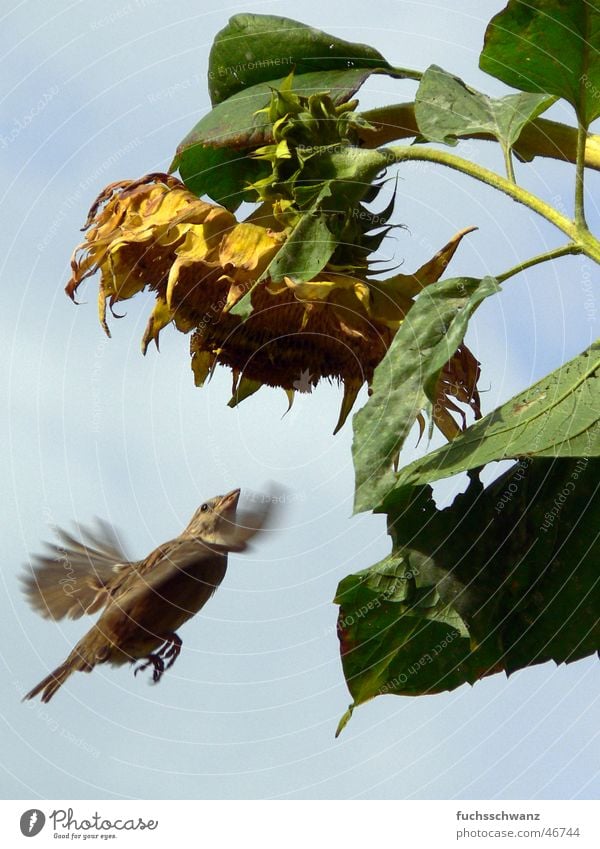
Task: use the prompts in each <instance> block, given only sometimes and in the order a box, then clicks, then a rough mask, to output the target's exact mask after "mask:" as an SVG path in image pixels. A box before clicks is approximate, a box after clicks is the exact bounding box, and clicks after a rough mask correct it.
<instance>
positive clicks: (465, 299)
mask: <svg viewBox="0 0 600 849" xmlns="http://www.w3.org/2000/svg"><path fill="white" fill-rule="evenodd" d="M499 288H500V287H499V286H498V283H497V282H496V281H495V280H494V279H493V278H492V277H485V278H483V280H478V279H475V278H471V277H458V278H452V279H449V280H442V281H440V282H439V283H434V284H433V285H431V286H428V287H427V288H426V289H424V290H423V292H422V293H421V294H420V295H419V297H418V299H417V301H416V303H415V305H414V306H413V307H412V308H411V310H410V312H409V313H408V316H407V317H406V319H405V320H404V321H403V323H402V325H401V326H400V329H399V330H398V332H397V333H396V336H395V338H394V341H393V342H392V344H391V346H390V349H389V351H388V352H387V354H386V356H385V357H384V359H383V360H382V362H381V363H380V364H379V365H378V366H377V368H376V369H375V374H374V378H373V383H372V394H371V397H370V399H369V400H368V402H367V403H366V404H365V406H364V407H363V408H362V409H361V410H359V412H358V413H357V414H356V415H355V416H354V419H353V425H354V441H353V445H352V453H353V457H354V468H355V474H356V494H355V502H354V507H355V510H356V511H360V510H368V509H371V508H376V507H377V506H379V505H380V504H381V502H382V500H383V499H384V497H385V495H386V494H387V492H388V491H389V490H390V489H391V488H392V487H393V486H394V482H395V475H394V472H393V470H392V463H393V461H394V459H395V457H396V456H397V455H398V453H399V451H400V449H401V448H402V445H403V443H404V440H405V439H406V437H407V436H408V433H409V431H410V429H411V427H412V426H413V424H414V423H415V421H416V418H417V416H418V414H419V412H420V411H421V410H422V409H423V407H424V406H425V405H426V403H427V400H428V398H429V399H431V397H432V394H433V390H434V387H435V383H436V381H437V377H438V375H439V373H440V371H441V369H442V368H443V366H444V365H445V364H446V363H447V362H448V360H449V359H450V358H451V357H452V355H453V354H454V352H455V351H456V349H457V348H458V346H459V345H460V344H461V343H462V340H463V338H464V335H465V332H466V330H467V325H468V322H469V319H470V317H471V315H472V314H473V312H474V310H475V309H476V308H477V307H478V305H479V304H480V303H481V301H482V300H484V298H487V297H489V296H490V295H493V294H495V293H496V292H498V291H499Z"/></svg>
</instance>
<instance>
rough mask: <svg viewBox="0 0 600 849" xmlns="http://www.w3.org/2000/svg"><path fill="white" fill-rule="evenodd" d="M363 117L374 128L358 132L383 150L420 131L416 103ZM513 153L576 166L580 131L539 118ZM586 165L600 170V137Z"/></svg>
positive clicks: (594, 138) (590, 141)
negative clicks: (541, 157) (384, 146)
mask: <svg viewBox="0 0 600 849" xmlns="http://www.w3.org/2000/svg"><path fill="white" fill-rule="evenodd" d="M361 116H362V117H363V118H364V119H365V120H366V121H368V122H369V123H370V124H372V125H373V127H374V129H367V128H366V127H364V128H360V129H359V130H358V131H357V132H358V135H359V138H360V139H361V141H362V142H363V144H364V145H365V147H369V148H373V147H381V145H383V144H389V143H390V142H394V141H399V140H401V139H409V138H414V136H416V135H417V134H418V132H419V128H418V127H417V122H416V119H415V105H414V103H394V104H391V105H390V106H381V107H379V108H377V109H368V110H367V111H366V112H362V113H361ZM461 139H482V140H483V141H491V142H497V141H498V139H497V138H496V137H495V136H493V135H492V134H491V133H465V134H464V135H463V136H461ZM513 150H514V151H515V153H518V154H519V155H520V156H522V157H523V158H524V159H527V160H529V159H533V158H534V156H544V157H549V158H551V159H558V160H562V161H563V162H573V163H574V162H575V160H576V158H577V129H576V128H575V127H569V126H567V125H566V124H560V123H558V122H557V121H549V120H548V119H547V118H536V119H535V120H534V121H530V122H529V123H528V124H526V125H525V126H524V127H523V130H522V132H521V135H520V136H519V138H518V139H517V141H516V142H515V143H514V145H513ZM585 166H586V168H593V169H595V170H596V171H600V135H594V134H593V133H589V134H588V138H587V144H586V147H585Z"/></svg>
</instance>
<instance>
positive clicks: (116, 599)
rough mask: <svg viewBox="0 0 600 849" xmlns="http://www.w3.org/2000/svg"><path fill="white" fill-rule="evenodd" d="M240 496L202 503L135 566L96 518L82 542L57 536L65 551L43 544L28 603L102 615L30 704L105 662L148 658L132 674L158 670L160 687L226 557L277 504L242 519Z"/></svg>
mask: <svg viewBox="0 0 600 849" xmlns="http://www.w3.org/2000/svg"><path fill="white" fill-rule="evenodd" d="M239 497H240V490H239V489H234V490H233V491H232V492H229V493H227V495H219V496H216V497H215V498H211V499H210V500H209V501H206V502H204V503H203V504H202V505H201V506H200V507H199V508H198V509H197V510H196V512H195V513H194V515H193V516H192V519H191V521H190V523H189V524H188V526H187V527H186V529H185V530H184V531H183V533H182V534H181V535H180V536H178V537H176V538H175V539H172V540H170V541H169V542H165V543H163V544H162V545H159V546H158V548H155V549H154V551H152V552H151V553H150V554H149V555H148V556H147V557H145V558H144V559H143V560H138V561H133V562H132V561H129V560H127V557H126V555H125V554H124V552H123V549H122V548H121V546H120V544H119V541H118V539H117V536H116V533H115V531H114V529H113V528H112V527H111V526H110V525H109V524H108V523H106V522H103V521H101V520H99V521H98V528H97V530H96V531H94V530H92V529H90V528H82V529H81V537H82V539H81V541H79V540H78V539H77V538H76V537H75V536H73V535H72V534H70V533H69V532H68V531H65V530H62V529H60V528H59V529H57V535H58V538H59V540H60V543H61V544H59V545H58V544H56V543H46V546H47V548H48V549H49V551H48V552H47V553H45V554H41V555H34V557H33V565H32V568H31V570H30V571H29V573H28V574H27V575H25V576H23V577H22V582H23V585H24V586H23V590H24V592H25V595H26V597H27V600H28V602H29V604H30V605H31V606H32V607H33V608H34V609H35V610H36V611H37V612H38V613H40V614H41V615H42V616H43V617H44V618H46V619H54V620H58V619H63V618H64V617H68V618H70V619H78V618H79V617H80V616H83V615H84V614H90V613H97V612H98V611H99V610H102V614H101V616H100V618H99V619H98V621H97V622H96V624H95V625H94V626H93V627H92V628H90V630H89V631H88V632H87V634H85V636H84V637H83V638H82V639H81V640H80V641H79V642H78V643H77V645H76V646H75V648H74V649H73V651H72V652H71V654H70V655H69V656H68V657H67V659H66V660H65V661H64V663H61V664H60V666H58V667H57V668H56V669H55V670H54V671H53V672H51V673H50V675H48V676H46V678H44V679H43V681H40V683H39V684H37V685H36V686H35V687H34V688H33V689H32V690H30V691H29V692H28V693H27V695H26V696H24V698H23V701H25V700H26V699H33V698H34V697H35V696H38V695H40V694H41V699H42V702H49V701H50V699H51V698H52V697H53V696H54V694H55V693H56V691H57V690H58V689H59V687H61V686H62V685H63V684H64V682H65V681H66V680H67V678H68V677H69V675H71V673H72V672H76V671H81V672H91V671H92V669H93V668H94V667H95V666H96V665H97V664H100V663H109V664H110V665H111V666H122V665H123V664H125V663H135V662H136V661H143V662H141V663H140V664H139V665H138V666H137V667H136V668H135V670H134V674H136V675H137V673H138V672H141V671H142V670H144V669H148V668H151V669H152V678H153V680H154V681H155V682H158V681H160V679H161V677H162V675H163V673H164V671H165V670H166V669H169V668H170V667H171V666H173V664H174V663H175V661H176V660H177V657H178V655H179V653H180V651H181V646H182V641H181V638H180V637H179V636H178V634H177V633H176V632H177V629H178V628H180V626H181V625H183V623H184V622H187V620H188V619H191V617H192V616H195V614H196V613H198V611H199V610H201V609H202V607H204V605H205V604H206V602H207V601H208V600H209V598H210V597H211V596H212V594H213V593H214V592H215V590H216V589H217V587H218V586H219V584H220V583H221V581H222V580H223V578H224V577H225V572H226V569H227V555H228V554H229V552H230V551H234V552H241V551H244V550H245V549H246V548H247V547H248V542H249V540H250V539H251V538H252V537H253V536H254V535H255V534H256V533H257V532H258V531H260V530H261V528H264V527H265V525H266V523H267V518H268V516H269V514H270V513H271V512H272V508H273V504H274V503H275V501H276V499H269V498H266V499H265V498H263V499H262V503H260V505H259V507H260V509H258V510H256V511H252V512H246V513H243V514H242V515H241V516H239V514H238V512H237V507H238V500H239Z"/></svg>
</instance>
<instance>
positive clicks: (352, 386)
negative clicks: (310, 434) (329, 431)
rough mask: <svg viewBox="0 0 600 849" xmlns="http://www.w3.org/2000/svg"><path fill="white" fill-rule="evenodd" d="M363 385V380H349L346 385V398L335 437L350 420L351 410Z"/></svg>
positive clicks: (343, 401)
mask: <svg viewBox="0 0 600 849" xmlns="http://www.w3.org/2000/svg"><path fill="white" fill-rule="evenodd" d="M362 385H363V381H362V380H347V381H346V382H345V383H344V397H343V399H342V406H341V408H340V415H339V418H338V421H337V424H336V426H335V430H334V431H333V435H334V436H335V435H336V433H337V432H338V430H340V429H341V428H342V427H343V426H344V422H345V421H346V419H347V418H348V414H349V413H350V410H351V409H352V407H353V406H354V402H355V401H356V396H357V395H358V393H359V391H360V387H361V386H362Z"/></svg>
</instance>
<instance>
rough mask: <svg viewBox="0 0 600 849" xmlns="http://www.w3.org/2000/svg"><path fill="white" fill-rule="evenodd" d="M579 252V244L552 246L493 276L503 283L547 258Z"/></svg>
mask: <svg viewBox="0 0 600 849" xmlns="http://www.w3.org/2000/svg"><path fill="white" fill-rule="evenodd" d="M581 252H582V249H581V247H580V246H579V245H575V244H574V243H573V242H569V244H568V245H562V246H561V247H560V248H553V249H552V250H551V251H545V252H544V253H542V254H538V255H537V256H532V257H531V259H527V260H525V262H521V263H519V264H518V265H515V266H513V268H509V269H508V271H504V272H503V273H502V274H496V275H494V276H495V279H496V280H497V281H498V283H504V281H505V280H508V279H509V277H514V276H515V274H520V272H521V271H525V270H526V269H527V268H531V267H532V266H533V265H539V264H540V263H542V262H548V261H549V260H551V259H557V258H558V257H560V256H568V255H569V254H580V253H581Z"/></svg>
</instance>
